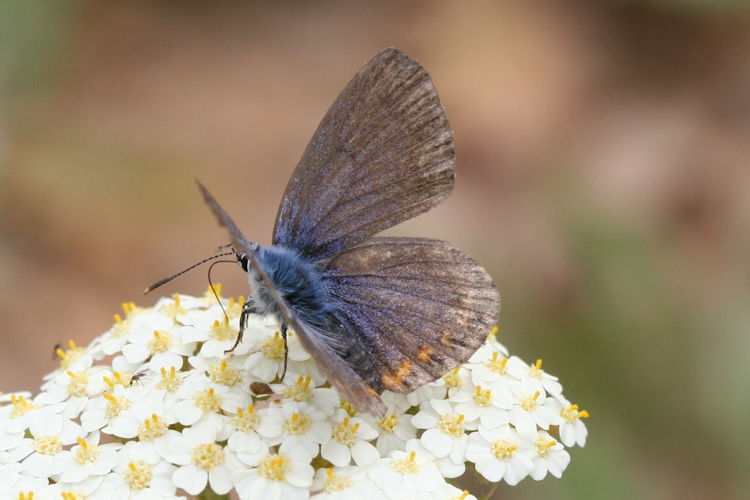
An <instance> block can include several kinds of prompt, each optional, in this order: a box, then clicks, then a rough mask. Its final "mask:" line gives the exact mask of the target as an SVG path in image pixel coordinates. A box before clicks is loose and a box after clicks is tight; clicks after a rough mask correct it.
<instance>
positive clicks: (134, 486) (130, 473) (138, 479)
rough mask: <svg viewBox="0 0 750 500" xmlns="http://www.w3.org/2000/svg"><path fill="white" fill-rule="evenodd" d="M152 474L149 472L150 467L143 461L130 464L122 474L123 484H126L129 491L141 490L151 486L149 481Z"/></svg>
mask: <svg viewBox="0 0 750 500" xmlns="http://www.w3.org/2000/svg"><path fill="white" fill-rule="evenodd" d="M153 477H154V473H153V472H152V471H151V465H149V463H148V462H145V461H143V460H137V461H135V462H130V463H129V464H128V468H127V470H126V471H125V473H124V474H123V478H124V479H125V482H126V483H128V486H130V489H131V490H142V489H144V488H148V487H149V485H151V479H152V478H153Z"/></svg>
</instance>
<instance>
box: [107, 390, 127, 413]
mask: <svg viewBox="0 0 750 500" xmlns="http://www.w3.org/2000/svg"><path fill="white" fill-rule="evenodd" d="M102 397H103V398H104V399H106V400H107V408H106V409H105V414H106V415H107V418H108V419H113V418H115V417H117V416H118V415H119V414H120V412H122V411H123V410H127V409H128V408H130V400H129V399H127V398H117V397H115V396H114V395H112V394H107V393H105V394H102Z"/></svg>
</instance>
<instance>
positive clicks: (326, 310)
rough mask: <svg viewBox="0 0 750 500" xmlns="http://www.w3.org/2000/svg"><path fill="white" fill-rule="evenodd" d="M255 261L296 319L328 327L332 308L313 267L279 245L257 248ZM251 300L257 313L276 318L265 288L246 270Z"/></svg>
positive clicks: (271, 299)
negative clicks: (258, 311)
mask: <svg viewBox="0 0 750 500" xmlns="http://www.w3.org/2000/svg"><path fill="white" fill-rule="evenodd" d="M256 255H257V256H258V260H260V262H261V263H262V265H263V269H264V270H265V272H266V273H267V274H268V277H269V278H270V279H271V281H272V282H273V284H274V285H275V287H276V289H277V290H278V291H279V293H280V294H281V296H282V297H283V298H284V300H285V301H286V303H287V304H289V307H291V308H292V310H293V311H294V312H295V313H296V314H297V315H298V316H299V319H300V320H302V321H303V322H304V323H306V324H309V325H316V326H317V325H321V324H326V323H328V320H329V318H330V314H331V313H332V312H333V310H334V308H333V307H332V305H331V301H330V300H329V298H328V288H327V286H326V285H325V282H324V280H323V279H322V276H321V274H320V272H319V271H318V269H317V268H316V266H315V264H313V263H311V262H308V261H306V260H304V259H303V258H302V257H301V256H300V255H299V254H298V253H297V252H296V251H294V250H292V249H290V248H286V247H283V246H280V245H273V246H268V247H258V250H257V254H256ZM249 277H250V286H251V287H252V290H251V293H252V299H253V301H254V303H255V306H256V307H257V309H259V310H261V311H262V312H264V313H266V314H274V315H276V316H277V317H278V316H279V315H280V311H279V310H278V306H277V305H276V304H275V302H274V300H273V298H272V296H271V294H270V292H269V290H268V288H267V287H266V286H265V285H264V284H263V283H260V280H259V279H258V278H257V276H255V273H254V272H253V271H252V270H249Z"/></svg>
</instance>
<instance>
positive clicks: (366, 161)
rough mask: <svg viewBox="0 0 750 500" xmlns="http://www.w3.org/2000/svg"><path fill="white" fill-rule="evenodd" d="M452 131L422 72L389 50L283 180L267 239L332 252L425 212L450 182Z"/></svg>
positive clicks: (345, 95)
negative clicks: (290, 173)
mask: <svg viewBox="0 0 750 500" xmlns="http://www.w3.org/2000/svg"><path fill="white" fill-rule="evenodd" d="M453 163H454V154H453V133H452V131H451V129H450V126H449V124H448V120H447V119H446V117H445V112H444V110H443V106H442V105H441V104H440V100H439V98H438V95H437V92H436V91H435V87H434V85H433V84H432V81H431V79H430V76H429V75H428V74H427V72H426V71H425V70H424V69H423V68H422V66H420V65H419V63H417V62H416V61H414V60H413V59H411V58H409V57H408V56H407V55H406V54H404V53H403V52H401V51H399V50H397V49H393V48H390V49H386V50H384V51H382V52H380V53H379V54H377V55H375V56H374V57H373V58H372V59H370V60H369V61H368V62H366V63H365V64H364V66H362V68H361V69H360V70H359V71H358V72H357V74H356V75H354V77H353V78H352V79H351V81H350V82H349V83H348V85H347V86H346V87H345V88H344V90H343V91H342V92H341V94H340V95H339V96H338V98H337V99H336V101H335V102H334V103H333V105H332V106H331V108H330V109H329V110H328V112H327V113H326V115H325V117H324V118H323V120H322V121H321V123H320V125H319V126H318V128H317V130H316V131H315V134H314V135H313V137H312V139H311V140H310V143H309V144H308V146H307V148H306V149H305V152H304V153H303V155H302V158H301V159H300V161H299V163H298V164H297V167H296V168H295V170H294V173H293V174H292V177H291V179H290V180H289V184H288V185H287V187H286V191H285V192H284V196H283V198H282V201H281V205H280V206H279V211H278V215H277V217H276V225H275V227H274V233H273V243H274V244H279V245H284V246H286V247H289V248H294V249H296V250H297V251H299V252H300V253H301V254H302V256H303V257H305V258H307V259H308V260H311V261H316V260H323V259H325V258H328V257H332V256H334V255H336V254H338V253H339V252H341V251H342V250H344V249H346V248H348V247H350V246H353V245H355V244H357V243H360V242H362V241H364V240H365V239H367V238H368V237H370V236H372V235H373V234H375V233H377V232H379V231H382V230H384V229H387V228H389V227H391V226H393V225H395V224H398V223H400V222H403V221H405V220H407V219H410V218H412V217H415V216H416V215H418V214H421V213H423V212H426V211H427V210H429V209H431V208H432V207H434V206H436V205H437V204H438V203H440V202H441V201H442V200H443V199H445V198H446V197H447V196H448V195H449V194H450V192H451V190H452V188H453V176H454V174H453Z"/></svg>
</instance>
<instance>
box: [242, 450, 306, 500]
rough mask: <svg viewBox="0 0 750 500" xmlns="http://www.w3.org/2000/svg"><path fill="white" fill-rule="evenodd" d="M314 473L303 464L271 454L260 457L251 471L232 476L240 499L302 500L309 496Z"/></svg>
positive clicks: (304, 462)
mask: <svg viewBox="0 0 750 500" xmlns="http://www.w3.org/2000/svg"><path fill="white" fill-rule="evenodd" d="M313 473H314V469H313V468H312V466H311V465H310V464H309V463H307V461H306V460H298V459H297V458H296V457H288V456H286V455H284V454H283V453H271V454H267V455H265V456H263V457H261V458H260V459H259V460H258V463H257V464H253V466H252V468H245V469H241V470H239V471H237V472H235V473H234V475H233V480H234V483H235V485H236V488H237V493H238V494H239V496H240V499H242V500H244V499H248V500H250V499H253V500H254V499H256V498H263V499H264V500H282V499H284V500H286V499H290V500H297V499H299V500H303V499H305V498H308V496H309V495H310V486H311V485H312V479H313Z"/></svg>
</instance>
